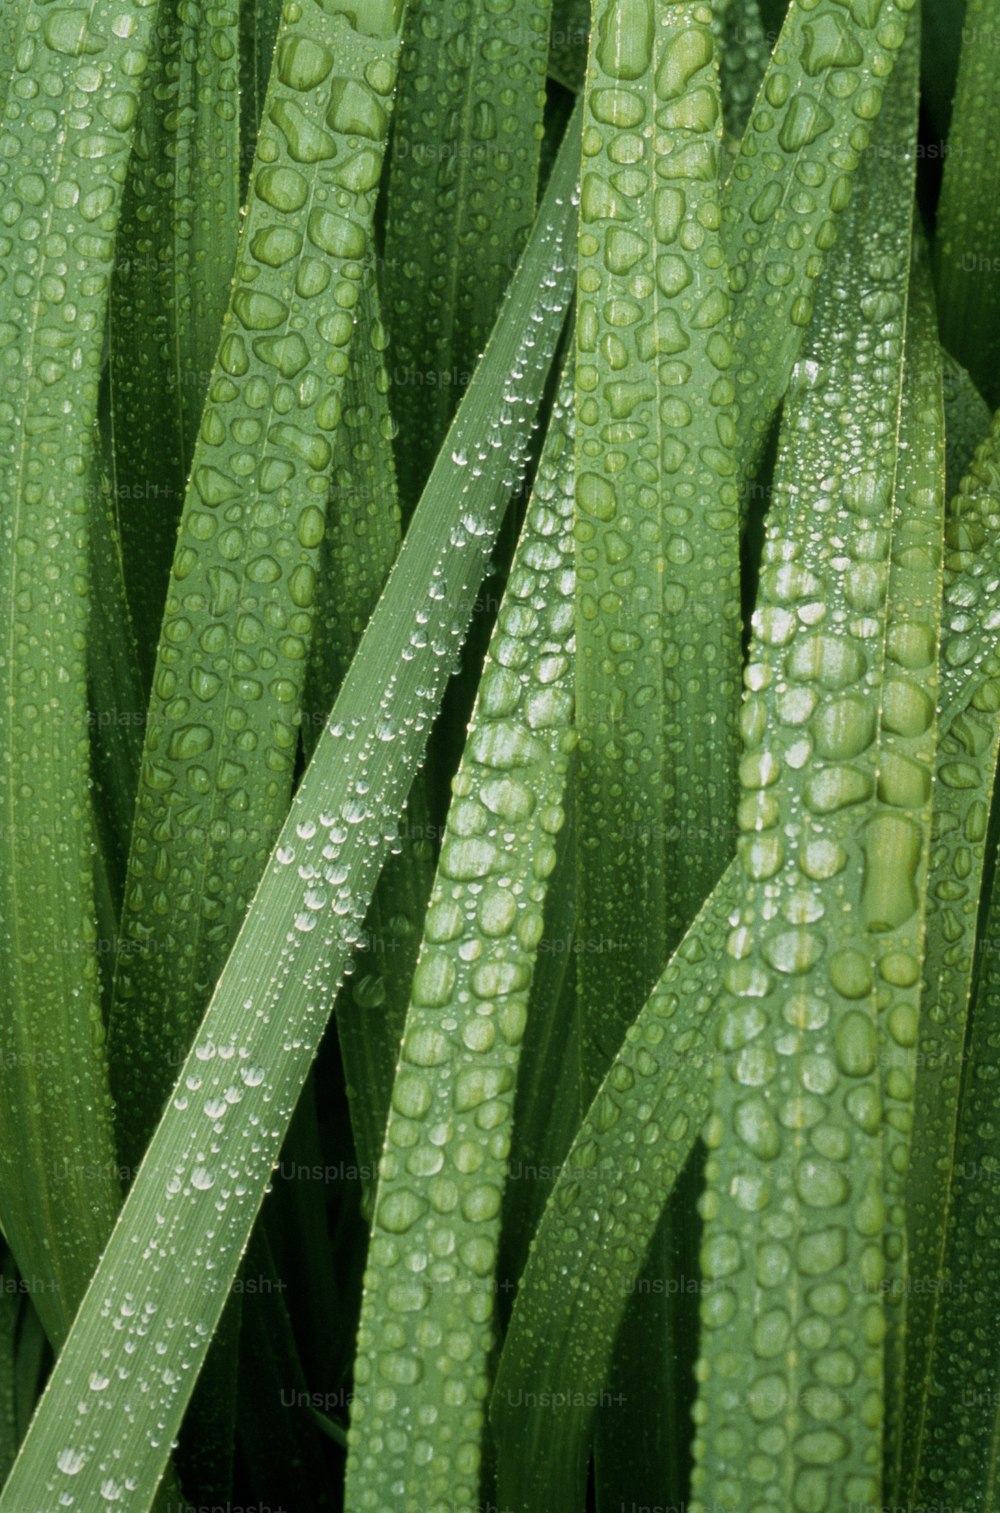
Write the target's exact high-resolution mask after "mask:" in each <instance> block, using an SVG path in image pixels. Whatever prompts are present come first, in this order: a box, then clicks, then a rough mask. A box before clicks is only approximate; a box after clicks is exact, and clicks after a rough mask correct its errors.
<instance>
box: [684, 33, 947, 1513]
mask: <svg viewBox="0 0 1000 1513" xmlns="http://www.w3.org/2000/svg"><path fill="white" fill-rule="evenodd" d="M779 46H780V44H779ZM916 85H917V50H916V37H915V36H913V37H911V39H910V46H909V47H908V48H907V52H906V55H905V57H904V59H903V61H902V62H901V63H900V65H899V68H898V71H897V72H896V74H895V75H894V78H893V82H892V86H891V89H890V90H889V91H888V92H887V95H886V100H885V106H884V109H883V113H882V120H881V122H880V131H884V132H885V133H886V137H885V139H886V140H889V141H892V142H893V143H894V144H908V147H906V146H904V147H903V149H902V150H903V169H904V171H902V172H900V165H899V164H898V163H897V162H893V163H892V165H891V167H888V166H886V164H885V163H884V162H883V161H882V159H881V158H880V157H879V155H878V154H873V155H872V157H871V158H869V160H868V163H867V164H866V171H865V172H864V173H863V175H862V178H861V180H860V182H859V184H858V188H857V194H856V197H855V199H854V201H853V202H852V206H851V210H850V212H849V218H848V220H847V225H846V228H845V231H846V234H845V239H844V249H843V260H842V261H841V260H838V262H837V264H835V265H831V268H830V275H831V276H829V277H828V278H827V279H826V280H825V281H824V283H823V284H822V285H821V286H820V292H819V295H818V305H817V312H816V317H815V321H814V324H813V327H812V329H811V332H810V340H809V343H808V345H807V347H806V350H805V352H804V353H803V357H802V361H801V362H800V364H799V366H798V367H797V369H796V373H795V378H794V382H793V385H792V387H791V389H790V391H789V394H788V395H787V396H786V399H785V409H784V413H785V417H786V426H785V429H784V430H783V433H782V441H781V446H780V450H779V458H778V464H777V470H776V489H775V496H774V499H773V500H772V505H771V511H770V514H769V517H768V529H767V542H766V544H765V549H764V559H763V565H762V573H761V588H760V594H759V597H758V606H757V609H756V611H755V614H754V636H753V641H752V645H751V649H750V655H749V661H748V665H747V669H746V674H745V682H746V686H747V692H748V697H747V700H746V702H745V704H744V707H743V716H742V729H743V735H744V742H745V754H744V756H743V760H742V763H741V774H740V775H741V784H742V799H741V803H740V816H739V822H740V828H741V831H742V832H743V835H742V839H741V846H740V858H741V863H742V866H743V870H744V874H745V879H746V882H745V888H744V893H743V898H742V900H741V903H740V908H739V911H738V914H737V915H736V917H735V918H734V921H733V928H732V929H731V931H730V934H729V938H728V940H727V944H726V966H725V995H724V1000H723V1006H722V1015H721V1023H720V1029H719V1039H718V1055H717V1060H716V1066H715V1076H714V1088H713V1100H712V1115H711V1118H710V1120H709V1122H708V1124H707V1126H706V1142H707V1144H708V1147H709V1158H708V1163H707V1167H706V1190H705V1195H704V1198H703V1202H702V1213H703V1216H704V1219H705V1233H704V1241H703V1246H702V1256H701V1262H702V1287H703V1291H702V1294H701V1320H702V1328H703V1335H702V1343H701V1358H700V1360H699V1363H698V1379H699V1394H698V1402H697V1405H696V1410H695V1413H696V1425H697V1430H696V1438H695V1445H694V1452H695V1472H694V1476H693V1479H692V1490H693V1493H694V1496H693V1499H692V1508H693V1510H697V1513H705V1510H706V1509H708V1508H712V1507H715V1506H722V1507H728V1506H740V1505H743V1504H751V1503H752V1501H753V1500H756V1499H760V1498H763V1497H765V1496H766V1497H767V1499H768V1500H769V1501H770V1502H772V1503H773V1504H775V1505H776V1506H783V1507H795V1506H796V1504H798V1505H799V1506H800V1507H802V1506H808V1505H809V1504H810V1503H811V1504H813V1505H814V1506H819V1507H823V1506H827V1507H840V1506H843V1505H845V1504H846V1503H848V1502H850V1501H852V1500H853V1501H860V1502H862V1503H869V1502H870V1503H875V1502H877V1501H878V1499H879V1493H880V1487H881V1456H882V1442H881V1429H882V1425H881V1421H880V1418H879V1417H878V1416H876V1415H874V1414H873V1413H872V1412H871V1404H872V1401H873V1400H874V1397H873V1395H874V1396H878V1395H880V1393H881V1388H882V1353H881V1345H882V1339H883V1335H884V1329H885V1308H884V1298H883V1295H882V1293H881V1292H880V1284H881V1281H882V1278H883V1275H884V1266H885V1261H884V1256H883V1252H882V1245H881V1237H882V1232H883V1225H884V1212H883V1188H884V1172H883V1160H884V1151H883V1123H882V1106H881V1097H882V1094H881V1086H880V1076H879V1072H880V1067H879V1060H880V1058H879V1038H878V1037H879V1017H878V1005H879V999H880V996H881V995H880V992H879V989H878V988H877V987H876V976H875V964H876V962H877V961H878V957H879V951H878V944H877V942H878V939H879V938H880V936H881V935H882V934H883V933H885V932H887V931H897V930H906V931H909V930H910V929H911V921H912V916H913V915H914V914H915V912H916V911H917V909H918V904H919V900H918V896H917V892H916V883H917V870H918V865H919V857H920V844H921V831H920V827H919V824H918V822H917V820H916V818H915V815H916V813H917V812H921V811H922V810H923V809H924V808H925V807H926V804H927V801H928V799H929V795H930V788H931V771H930V769H929V766H928V764H927V763H926V762H925V763H924V764H919V763H917V762H915V761H914V760H913V759H912V757H910V756H903V755H899V754H896V753H894V752H892V753H888V754H886V753H884V752H883V751H882V750H881V748H880V742H879V739H878V738H879V727H878V718H877V712H878V710H880V709H882V708H885V709H886V718H887V719H888V710H889V708H890V690H891V689H892V688H893V687H896V688H897V689H898V699H897V703H898V704H899V705H901V706H905V707H906V708H909V706H910V704H911V703H915V707H916V709H917V710H918V711H919V710H920V709H921V708H923V709H925V710H926V719H925V721H924V724H923V726H922V728H921V730H920V731H919V732H917V734H919V735H921V736H923V735H924V734H925V732H926V729H927V726H928V724H929V722H930V718H931V716H932V714H933V704H932V703H930V701H928V700H924V701H923V704H921V703H920V700H921V697H922V695H921V690H920V687H919V682H920V680H921V679H922V678H924V677H926V676H927V675H928V670H929V669H930V668H932V667H933V659H934V654H935V649H936V638H935V635H934V615H935V612H936V609H937V601H936V596H932V598H931V602H930V603H928V601H927V598H926V596H925V595H921V598H920V602H919V604H917V605H914V606H913V607H912V612H913V614H914V616H915V619H914V622H913V624H912V625H904V626H903V633H902V634H901V635H900V636H899V641H898V643H897V642H896V640H895V639H894V638H895V636H896V630H895V628H890V627H892V620H893V617H894V615H895V614H897V613H898V609H897V606H896V604H895V601H894V600H893V599H892V598H891V597H890V595H892V594H894V593H895V592H897V590H899V591H901V589H902V585H901V584H900V583H899V582H898V578H897V577H894V576H893V573H892V568H893V567H895V566H897V565H898V563H899V560H900V559H902V564H903V566H904V567H905V566H906V565H907V564H906V560H905V552H906V548H907V547H908V545H909V540H910V534H911V532H914V533H915V534H916V539H917V540H918V541H920V542H921V546H920V547H919V548H918V549H917V552H916V560H915V561H914V563H913V566H914V568H915V569H916V570H918V571H921V572H926V571H927V566H926V564H925V563H924V562H923V548H922V537H921V535H920V532H919V528H918V525H917V522H916V520H914V518H913V516H912V511H913V509H914V507H915V505H916V504H917V502H916V501H913V500H911V499H910V498H909V496H907V499H906V500H902V501H900V505H901V515H900V518H899V519H897V520H894V519H893V514H892V501H893V485H894V478H895V471H896V459H897V446H898V427H899V411H900V392H901V379H902V357H903V336H904V325H905V316H906V305H907V291H908V283H909V266H910V235H911V218H912V189H913V178H912V175H913V169H914V165H915V132H916V105H917V90H916ZM876 207H877V215H875V214H873V212H874V211H875V210H876ZM876 344H877V349H878V362H877V365H875V364H873V363H872V361H871V353H872V351H873V349H874V348H875V347H876ZM921 507H922V506H921ZM817 516H818V517H819V518H820V519H821V520H822V521H823V528H822V529H821V530H818V529H817V524H816V522H817ZM930 567H931V570H933V559H932V562H931V564H930ZM887 637H888V640H887ZM862 689H866V690H869V691H870V693H869V697H868V698H867V699H864V698H863V697H862V696H861V693H860V690H862ZM912 723H913V724H916V723H917V721H916V717H914V719H913V721H912ZM930 754H931V756H932V754H933V748H931V753H930ZM917 971H918V966H917V964H916V963H914V973H916V972H917ZM912 975H913V974H911V979H912ZM748 1410H749V1411H748ZM776 1428H777V1429H779V1430H780V1432H779V1433H776V1432H775V1429H776Z"/></svg>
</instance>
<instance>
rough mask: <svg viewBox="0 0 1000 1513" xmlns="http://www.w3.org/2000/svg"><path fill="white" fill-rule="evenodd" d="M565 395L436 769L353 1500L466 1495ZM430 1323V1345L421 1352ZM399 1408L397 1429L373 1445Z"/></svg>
mask: <svg viewBox="0 0 1000 1513" xmlns="http://www.w3.org/2000/svg"><path fill="white" fill-rule="evenodd" d="M572 398H573V396H572V381H571V380H570V382H569V383H567V382H566V381H565V380H564V383H563V386H562V390H561V393H560V397H559V399H558V400H557V402H556V407H555V410H554V412H553V418H552V421H551V422H550V427H549V432H548V437H547V441H546V447H545V450H544V452H543V454H542V459H541V462H540V464H539V471H538V475H537V479H536V483H535V488H534V491H533V494H532V499H531V502H530V503H529V506H528V515H527V518H526V520H525V525H524V530H523V532H522V535H521V540H520V542H519V544H518V550H517V552H516V554H515V557H514V563H513V566H512V569H511V574H510V579H509V582H508V588H507V593H506V596H505V598H504V602H503V604H502V605H501V607H500V613H499V618H498V622H497V627H496V630H495V631H494V635H493V640H492V642H491V646H490V654H489V657H488V659H487V663H486V667H485V669H484V673H483V679H482V683H481V685H480V694H479V698H478V700H477V703H476V708H475V710H474V712H473V716H472V722H471V725H470V728H469V739H468V743H467V746H466V751H465V755H464V757H463V759H462V762H461V765H460V766H459V769H458V773H457V774H456V777H455V779H454V782H453V790H454V795H455V796H454V800H453V803H452V806H451V809H450V811H449V815H448V824H447V827H446V830H445V835H444V840H443V843H442V849H441V859H440V862H439V864H438V872H437V877H436V879H435V885H434V889H433V892H432V894H431V899H430V905H429V908H428V912H427V920H426V924H425V927H424V939H423V944H422V946H421V951H420V956H419V959H418V962H417V971H416V976H415V978H414V982H413V997H412V999H411V1002H410V1008H409V1011H408V1013H407V1017H406V1029H405V1032H404V1035H403V1045H402V1052H401V1057H400V1065H399V1070H398V1072H397V1075H396V1080H395V1083H394V1085H393V1092H392V1111H391V1113H390V1115H389V1124H388V1129H387V1131H386V1138H385V1150H384V1154H383V1157H382V1161H381V1165H380V1168H379V1185H378V1194H377V1200H376V1208H375V1218H374V1222H373V1225H372V1235H371V1241H370V1244H369V1252H368V1266H367V1270H366V1272H365V1295H364V1302H363V1305H362V1313H361V1324H360V1327H359V1330H358V1356H357V1360H356V1362H355V1383H356V1392H355V1397H354V1402H353V1405H352V1412H351V1435H350V1456H349V1459H348V1467H347V1506H348V1508H350V1509H357V1510H358V1513H360V1510H361V1509H362V1508H364V1507H365V1505H366V1502H367V1501H368V1500H369V1499H370V1498H371V1497H372V1495H374V1496H375V1498H376V1499H377V1502H379V1503H382V1504H384V1505H386V1506H388V1505H389V1504H390V1503H392V1502H393V1501H394V1499H397V1500H398V1488H400V1487H402V1488H405V1492H404V1495H403V1497H402V1499H401V1500H399V1506H400V1508H401V1509H405V1510H407V1513H423V1510H424V1509H426V1508H433V1507H434V1506H436V1505H437V1504H439V1503H440V1502H442V1501H447V1502H452V1501H454V1502H458V1503H459V1504H470V1505H474V1504H475V1503H476V1502H477V1500H478V1491H479V1487H478V1475H477V1473H478V1470H479V1464H480V1456H481V1448H480V1443H479V1440H480V1436H481V1433H482V1428H483V1421H484V1417H485V1405H484V1402H483V1393H482V1391H481V1388H482V1384H483V1382H484V1380H485V1377H484V1373H485V1369H486V1365H487V1359H488V1356H489V1352H490V1349H491V1346H492V1343H493V1329H492V1317H493V1312H494V1292H493V1285H494V1277H495V1271H496V1259H497V1246H498V1240H499V1231H500V1211H501V1203H502V1198H503V1185H504V1175H505V1166H506V1159H507V1156H508V1155H509V1152H510V1139H511V1136H510V1123H511V1116H512V1112H513V1102H514V1088H515V1086H516V1078H517V1068H518V1062H519V1059H520V1052H521V1042H522V1040H523V1038H524V1030H525V1021H526V1012H527V1003H528V989H529V987H530V984H531V976H532V972H533V969H534V964H535V960H536V956H537V950H538V945H539V941H540V939H541V935H542V908H543V905H544V901H545V888H546V881H547V878H548V877H549V875H550V873H551V871H552V868H553V866H554V863H555V846H554V841H553V837H554V835H555V834H556V833H557V832H558V830H559V829H560V828H561V825H562V821H563V809H562V799H563V791H564V788H565V782H566V773H567V768H568V763H569V752H570V750H571V747H572V744H573V741H574V740H575V736H574V733H573V730H572V726H571V717H572V651H573V570H572V567H573V538H572V498H573V493H572V483H573V442H572V431H571V429H570V424H571V416H572ZM445 1136H447V1138H446V1139H445V1138H444V1137H445ZM443 1217H444V1218H445V1222H446V1223H447V1226H448V1231H447V1232H448V1235H449V1242H448V1244H447V1246H446V1247H445V1248H444V1249H443V1251H442V1249H441V1246H440V1242H439V1241H438V1239H437V1237H438V1235H439V1234H440V1233H441V1224H442V1218H443ZM433 1341H440V1342H441V1345H442V1352H441V1354H440V1356H439V1355H436V1354H434V1353H426V1354H425V1353H424V1350H425V1349H426V1346H427V1345H428V1344H429V1343H431V1342H433ZM459 1341H461V1348H458V1342H459ZM449 1342H452V1343H451V1344H449ZM422 1347H423V1348H422ZM383 1383H391V1384H393V1386H394V1389H395V1390H394V1391H393V1394H392V1401H391V1403H390V1402H389V1400H388V1399H387V1398H386V1397H385V1395H384V1393H383V1392H382V1391H381V1390H380V1389H381V1386H382V1384H383ZM400 1410H402V1412H401V1411H400ZM400 1424H402V1425H408V1426H410V1428H409V1431H408V1432H407V1430H406V1429H405V1428H404V1430H403V1432H402V1433H397V1434H394V1435H391V1436H390V1443H391V1445H392V1449H391V1451H389V1452H388V1453H387V1435H389V1431H390V1428H391V1426H392V1425H400Z"/></svg>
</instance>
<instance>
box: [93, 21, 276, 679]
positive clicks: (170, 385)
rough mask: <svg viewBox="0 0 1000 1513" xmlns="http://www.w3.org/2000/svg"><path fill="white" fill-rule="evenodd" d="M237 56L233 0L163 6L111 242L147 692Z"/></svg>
mask: <svg viewBox="0 0 1000 1513" xmlns="http://www.w3.org/2000/svg"><path fill="white" fill-rule="evenodd" d="M238 52H239V13H238V5H237V0H226V3H224V4H213V5H205V4H201V5H191V4H189V3H188V0H161V3H160V5H159V8H158V10H157V17H156V35H155V38H154V43H153V48H152V55H151V59H150V68H149V70H148V77H147V79H146V83H145V89H144V91H143V97H142V104H141V106H140V111H139V121H138V146H137V149H136V152H135V155H134V158H133V162H132V170H131V172H130V174H129V178H128V183H127V185H126V188H125V195H124V202H123V206H122V221H121V228H120V231H119V235H118V239H117V243H116V259H115V275H114V278H113V280H112V286H111V311H110V341H109V347H110V364H109V366H110V382H111V420H112V427H113V435H114V448H113V454H112V456H113V468H114V480H113V481H114V490H115V498H116V501H117V505H118V517H119V522H120V529H121V538H122V546H123V551H124V555H125V577H126V588H127V591H128V595H129V604H130V608H131V612H132V619H133V622H134V624H135V627H136V632H137V636H138V643H139V655H140V665H141V667H142V671H143V676H144V681H145V684H146V686H147V687H148V684H149V680H150V677H151V676H152V670H153V663H154V661H155V658H156V644H157V641H158V640H159V634H160V620H161V618H162V614H163V601H164V597H165V595H166V591H167V578H168V574H169V571H170V562H171V559H172V557H173V553H174V542H175V539H176V534H177V521H178V518H179V516H180V512H181V505H182V503H183V501H184V488H185V483H186V481H187V475H188V469H189V468H190V466H191V458H192V456H193V453H194V444H195V437H196V435H197V431H198V423H199V421H200V419H201V411H202V406H203V404H204V402H205V395H206V393H207V390H208V383H209V379H210V378H211V376H212V363H213V360H214V358H215V350H216V347H217V346H218V342H219V327H220V325H221V322H222V316H223V313H224V312H225V308H226V299H227V296H228V294H229V281H230V279H231V277H232V273H233V265H234V263H235V260H236V241H237V233H238V231H239V206H240V198H239V195H240V184H239V166H240V124H241V123H240V100H239V56H238ZM252 134H253V132H252V128H251V136H252Z"/></svg>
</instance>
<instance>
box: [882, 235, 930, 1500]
mask: <svg viewBox="0 0 1000 1513" xmlns="http://www.w3.org/2000/svg"><path fill="white" fill-rule="evenodd" d="M944 501H945V490H944V398H943V391H942V380H941V347H940V344H939V342H938V335H937V323H936V319H935V307H934V295H933V287H932V285H931V279H930V269H929V266H928V260H927V250H926V244H925V243H924V242H923V240H922V239H918V240H917V241H916V243H915V247H914V263H913V271H912V274H911V284H910V298H909V304H908V309H907V327H906V355H905V362H904V369H903V393H902V407H901V417H900V427H899V459H898V465H897V468H896V483H895V499H894V504H893V509H894V523H893V542H892V558H891V561H890V565H889V586H888V594H887V599H888V640H887V647H886V659H887V660H886V671H885V682H884V684H883V687H882V695H881V708H880V711H879V731H878V764H879V773H880V782H881V783H882V784H883V785H884V786H885V787H886V788H887V789H888V787H889V786H890V785H891V784H892V783H894V782H897V781H898V779H899V776H900V775H901V774H903V773H907V774H909V776H910V779H911V781H912V782H913V783H914V785H916V784H917V783H918V782H922V785H923V796H922V799H920V800H918V801H915V802H910V803H909V804H908V805H907V806H906V807H907V813H906V816H905V820H904V819H903V817H902V816H899V817H898V818H895V819H894V824H895V846H896V848H897V854H898V857H899V872H900V873H901V874H902V873H903V872H904V870H906V871H910V873H911V878H912V883H911V886H912V889H913V895H914V896H915V899H916V904H915V907H913V908H911V909H910V910H909V912H906V911H905V910H904V909H903V908H902V907H899V906H898V905H897V906H895V907H894V906H893V904H892V901H891V900H890V899H889V897H888V895H887V896H886V899H885V903H884V905H883V908H882V917H881V918H880V919H879V920H878V922H877V923H876V924H875V925H874V926H873V929H874V931H875V934H874V937H873V940H872V951H871V959H872V965H873V967H876V968H877V971H878V976H879V979H880V980H881V983H882V984H884V986H883V987H882V989H881V994H882V1000H883V1001H882V1003H881V1005H880V1013H879V1036H880V1060H881V1070H882V1098H883V1121H884V1123H883V1131H884V1162H885V1167H884V1169H885V1205H886V1207H885V1231H884V1234H885V1240H884V1245H885V1257H886V1280H887V1283H888V1285H887V1288H886V1304H887V1309H886V1312H887V1333H886V1348H885V1379H886V1423H885V1455H884V1458H885V1465H886V1470H887V1476H888V1482H889V1487H890V1488H892V1487H894V1486H896V1484H897V1482H898V1477H899V1461H900V1457H901V1455H902V1450H903V1427H904V1426H903V1402H904V1375H905V1371H904V1363H905V1349H906V1333H907V1282H908V1269H907V1250H906V1238H907V1236H906V1213H905V1207H904V1198H905V1191H906V1169H907V1165H908V1163H909V1158H910V1144H911V1137H912V1134H913V1125H914V1118H915V1113H916V1109H915V1099H916V1080H917V1063H918V1051H917V1046H918V1039H919V1025H920V1011H921V996H922V994H921V987H922V981H921V976H922V968H923V965H924V951H925V926H926V917H927V893H928V888H929V859H930V838H931V797H932V789H933V783H932V779H933V775H934V771H935V755H936V737H937V729H936V718H935V717H936V707H937V691H938V665H937V647H938V645H939V642H940V631H941V586H942V557H943V549H944ZM928 642H930V643H931V644H932V646H933V650H932V652H931V656H930V658H929V660H925V661H924V662H923V663H922V666H921V670H920V675H919V678H918V677H915V676H914V672H915V668H914V663H915V662H916V661H917V651H916V648H918V647H919V648H920V653H919V654H920V655H921V656H923V655H924V653H925V652H926V648H927V645H928ZM883 829H884V831H885V833H886V835H889V834H890V832H889V830H888V828H887V827H885V826H883ZM870 885H871V879H866V887H868V886H870Z"/></svg>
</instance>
